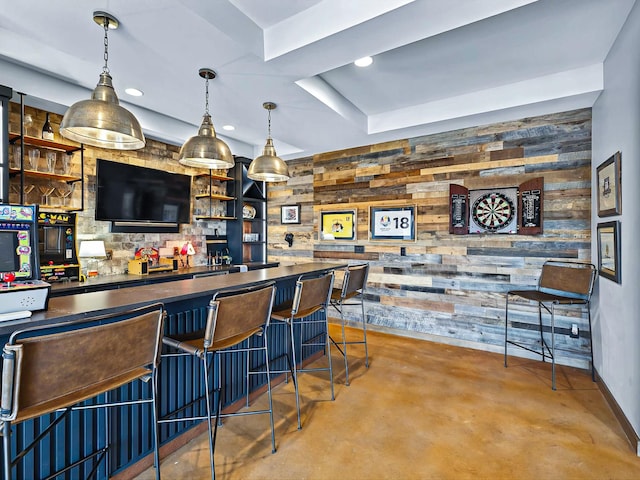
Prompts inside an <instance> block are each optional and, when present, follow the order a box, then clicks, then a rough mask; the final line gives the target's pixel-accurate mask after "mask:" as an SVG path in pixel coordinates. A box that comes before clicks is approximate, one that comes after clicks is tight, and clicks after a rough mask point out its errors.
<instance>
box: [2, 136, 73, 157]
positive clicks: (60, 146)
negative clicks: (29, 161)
mask: <svg viewBox="0 0 640 480" xmlns="http://www.w3.org/2000/svg"><path fill="white" fill-rule="evenodd" d="M9 143H17V144H20V143H23V144H24V145H32V146H34V147H43V148H49V149H51V150H58V151H61V152H66V153H73V152H78V151H80V150H82V147H78V146H75V145H66V144H64V143H58V142H52V141H51V140H43V139H41V138H37V137H28V136H26V135H25V136H24V141H23V142H21V141H20V134H19V133H10V134H9Z"/></svg>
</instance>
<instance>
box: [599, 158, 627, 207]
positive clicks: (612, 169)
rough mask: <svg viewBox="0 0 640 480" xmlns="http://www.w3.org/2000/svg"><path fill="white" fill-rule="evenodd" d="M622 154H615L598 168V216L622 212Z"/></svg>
mask: <svg viewBox="0 0 640 480" xmlns="http://www.w3.org/2000/svg"><path fill="white" fill-rule="evenodd" d="M621 163H622V155H621V154H620V152H617V153H615V154H613V155H612V156H611V157H609V158H608V159H607V160H606V161H605V162H603V163H602V164H601V165H600V166H599V167H598V168H597V176H598V178H597V180H598V216H599V217H610V216H612V215H620V214H622V176H621Z"/></svg>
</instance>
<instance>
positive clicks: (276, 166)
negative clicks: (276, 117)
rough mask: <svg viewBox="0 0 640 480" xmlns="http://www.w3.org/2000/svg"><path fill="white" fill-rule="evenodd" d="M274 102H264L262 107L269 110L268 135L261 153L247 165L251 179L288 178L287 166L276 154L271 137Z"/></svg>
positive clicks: (274, 180) (264, 180) (271, 179)
mask: <svg viewBox="0 0 640 480" xmlns="http://www.w3.org/2000/svg"><path fill="white" fill-rule="evenodd" d="M276 106H277V105H276V104H275V103H273V102H265V103H263V104H262V107H263V108H265V109H266V110H267V111H268V112H269V136H268V137H267V143H266V144H265V146H264V150H263V151H262V155H260V156H259V157H257V158H256V159H254V160H253V162H251V165H249V170H248V172H247V176H248V177H249V178H251V179H252V180H258V181H262V182H284V181H285V180H289V168H288V167H287V164H286V163H285V161H284V160H282V159H281V158H280V157H278V155H276V148H275V147H274V146H273V140H272V139H271V110H275V108H276Z"/></svg>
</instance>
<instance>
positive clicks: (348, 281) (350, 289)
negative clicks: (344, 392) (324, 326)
mask: <svg viewBox="0 0 640 480" xmlns="http://www.w3.org/2000/svg"><path fill="white" fill-rule="evenodd" d="M368 275H369V264H368V263H363V264H359V265H349V266H348V267H347V269H346V271H345V273H344V279H343V280H342V287H341V288H333V290H332V291H331V306H332V307H333V308H335V309H336V310H337V311H338V312H339V313H340V320H341V323H342V341H341V342H336V341H335V340H334V339H333V338H331V337H330V338H331V342H332V343H333V344H334V345H335V346H336V348H337V349H338V351H339V352H340V353H341V354H342V356H343V357H344V371H345V378H346V380H345V383H346V385H349V362H348V361H347V345H364V356H365V366H366V367H367V368H369V349H368V346H367V317H366V315H365V311H364V291H365V288H366V285H367V277H368ZM349 300H351V302H349V303H347V301H349ZM346 305H360V309H361V314H362V316H361V317H360V318H361V322H362V340H350V341H347V336H346V333H345V323H346V319H345V317H344V313H345V311H344V307H345V306H346ZM341 346H342V348H340V347H341Z"/></svg>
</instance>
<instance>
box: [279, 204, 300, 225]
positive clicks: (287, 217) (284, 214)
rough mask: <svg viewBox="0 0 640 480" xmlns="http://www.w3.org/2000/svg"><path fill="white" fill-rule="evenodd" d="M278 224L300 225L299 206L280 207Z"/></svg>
mask: <svg viewBox="0 0 640 480" xmlns="http://www.w3.org/2000/svg"><path fill="white" fill-rule="evenodd" d="M280 223H283V224H285V223H300V204H299V203H297V204H295V205H282V206H281V207H280Z"/></svg>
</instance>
